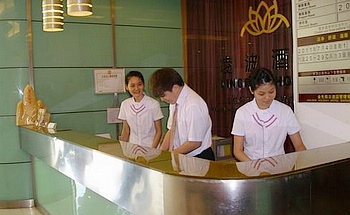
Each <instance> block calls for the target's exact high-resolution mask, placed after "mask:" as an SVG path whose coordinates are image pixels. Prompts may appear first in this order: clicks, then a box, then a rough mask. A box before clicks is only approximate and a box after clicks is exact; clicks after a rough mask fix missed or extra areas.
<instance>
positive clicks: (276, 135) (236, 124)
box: [231, 68, 306, 161]
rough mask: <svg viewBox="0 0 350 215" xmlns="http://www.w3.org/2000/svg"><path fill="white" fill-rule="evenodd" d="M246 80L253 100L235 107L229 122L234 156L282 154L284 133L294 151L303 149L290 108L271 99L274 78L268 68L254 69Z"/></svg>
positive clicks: (264, 156) (297, 126) (243, 158)
mask: <svg viewBox="0 0 350 215" xmlns="http://www.w3.org/2000/svg"><path fill="white" fill-rule="evenodd" d="M249 81H250V86H249V89H250V92H251V93H252V94H253V95H254V99H253V100H252V101H250V102H248V103H246V104H245V105H243V106H242V107H240V108H239V109H238V110H237V112H236V114H235V118H234V121H233V127H232V132H231V134H232V135H233V136H234V137H233V139H234V141H233V142H234V155H235V157H236V158H237V159H238V160H240V161H247V160H255V159H260V158H266V157H271V156H276V155H281V154H285V151H284V142H285V140H286V137H287V135H289V137H290V139H291V141H292V143H293V146H294V148H295V151H302V150H306V148H305V146H304V143H303V141H302V139H301V136H300V133H299V131H300V125H299V123H298V121H297V119H296V117H295V115H294V113H293V111H292V109H291V108H290V107H289V106H287V105H285V104H283V103H281V102H279V101H277V100H275V97H276V79H275V78H274V76H273V75H272V73H271V71H269V70H268V69H264V68H261V69H257V70H256V71H254V72H252V73H251V74H250V77H249Z"/></svg>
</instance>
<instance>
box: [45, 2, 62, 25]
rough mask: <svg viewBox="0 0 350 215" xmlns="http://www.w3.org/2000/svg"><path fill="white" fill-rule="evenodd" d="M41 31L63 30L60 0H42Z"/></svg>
mask: <svg viewBox="0 0 350 215" xmlns="http://www.w3.org/2000/svg"><path fill="white" fill-rule="evenodd" d="M42 13H43V31H46V32H57V31H63V24H64V23H63V3H62V0H42Z"/></svg>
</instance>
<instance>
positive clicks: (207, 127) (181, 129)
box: [167, 84, 212, 156]
mask: <svg viewBox="0 0 350 215" xmlns="http://www.w3.org/2000/svg"><path fill="white" fill-rule="evenodd" d="M176 104H177V105H178V107H177V108H178V110H177V118H176V119H177V130H176V134H175V140H174V148H175V149H176V148H178V147H180V146H181V145H183V144H184V143H185V142H187V141H200V142H202V145H201V146H200V147H198V148H197V149H195V150H193V151H191V152H189V153H188V154H187V155H189V156H196V155H198V154H200V153H201V152H202V151H204V150H206V149H207V148H209V147H210V146H211V128H212V122H211V118H210V116H209V111H208V106H207V104H206V103H205V101H204V100H203V99H202V97H200V96H199V95H198V94H197V93H196V92H195V91H193V90H192V89H191V88H190V87H188V86H187V85H186V84H185V85H184V87H183V88H182V90H181V93H180V95H179V98H178V99H177V102H176ZM169 110H170V111H169V116H170V117H169V118H168V123H167V128H168V129H170V128H171V124H172V121H173V119H172V116H173V113H174V110H175V104H173V105H169Z"/></svg>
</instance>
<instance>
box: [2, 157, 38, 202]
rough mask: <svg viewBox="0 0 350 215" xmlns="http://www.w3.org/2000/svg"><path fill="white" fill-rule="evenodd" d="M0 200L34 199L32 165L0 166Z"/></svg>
mask: <svg viewBox="0 0 350 215" xmlns="http://www.w3.org/2000/svg"><path fill="white" fill-rule="evenodd" d="M0 175H1V177H0V200H9V201H11V200H25V199H32V198H33V190H32V178H31V172H30V163H20V164H1V165H0Z"/></svg>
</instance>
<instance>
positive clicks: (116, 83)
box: [94, 68, 125, 94]
mask: <svg viewBox="0 0 350 215" xmlns="http://www.w3.org/2000/svg"><path fill="white" fill-rule="evenodd" d="M124 79H125V69H124V68H113V69H94V80H95V93H96V94H108V93H123V92H125V82H124Z"/></svg>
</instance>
